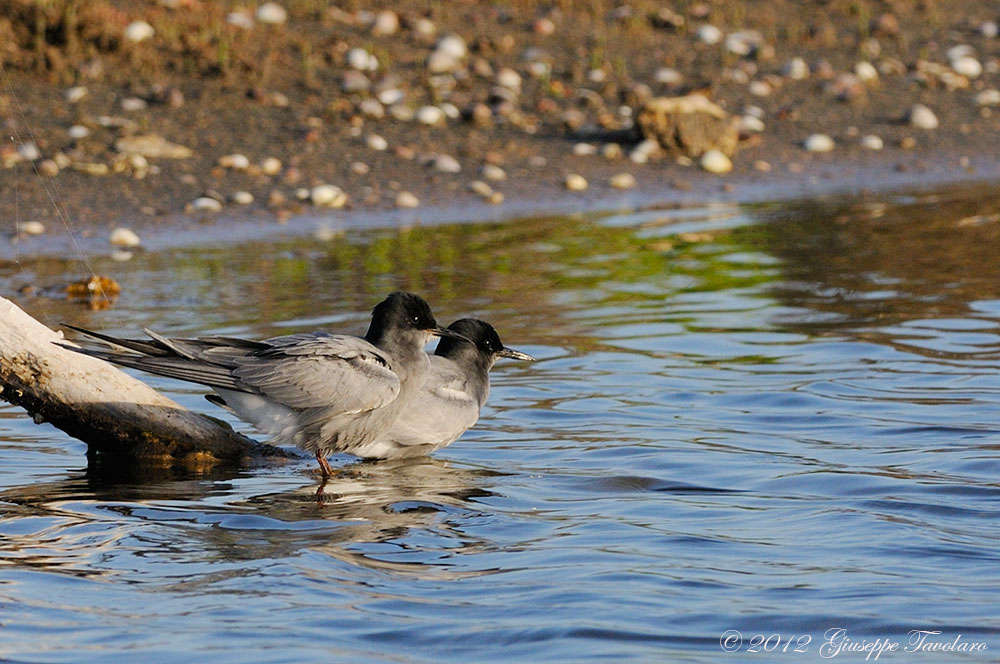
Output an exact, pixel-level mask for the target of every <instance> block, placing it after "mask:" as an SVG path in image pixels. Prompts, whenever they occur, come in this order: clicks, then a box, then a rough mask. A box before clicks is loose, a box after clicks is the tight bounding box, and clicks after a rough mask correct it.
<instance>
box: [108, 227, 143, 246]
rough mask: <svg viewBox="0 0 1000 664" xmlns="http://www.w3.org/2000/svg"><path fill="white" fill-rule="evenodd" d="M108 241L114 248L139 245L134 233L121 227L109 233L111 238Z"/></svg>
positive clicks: (139, 242) (139, 241) (137, 237)
mask: <svg viewBox="0 0 1000 664" xmlns="http://www.w3.org/2000/svg"><path fill="white" fill-rule="evenodd" d="M108 239H109V240H110V242H111V244H112V245H113V246H115V247H138V246H139V245H140V244H141V240H139V236H138V235H136V233H135V231H133V230H130V229H128V228H124V227H122V226H119V227H118V228H116V229H114V230H113V231H111V236H110V237H109V238H108Z"/></svg>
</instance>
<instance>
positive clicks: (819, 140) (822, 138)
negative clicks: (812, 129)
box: [802, 134, 837, 152]
mask: <svg viewBox="0 0 1000 664" xmlns="http://www.w3.org/2000/svg"><path fill="white" fill-rule="evenodd" d="M802 147H804V148H805V149H806V152H832V151H833V150H834V149H835V148H836V147H837V144H836V143H835V142H834V140H833V139H832V138H830V137H829V136H827V135H826V134H811V135H809V136H808V137H807V138H806V140H804V141H802Z"/></svg>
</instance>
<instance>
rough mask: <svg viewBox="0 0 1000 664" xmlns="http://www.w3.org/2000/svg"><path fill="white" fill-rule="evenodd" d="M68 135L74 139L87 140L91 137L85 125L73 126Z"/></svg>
mask: <svg viewBox="0 0 1000 664" xmlns="http://www.w3.org/2000/svg"><path fill="white" fill-rule="evenodd" d="M67 133H68V134H69V137H70V138H72V139H80V138H87V137H88V136H90V130H89V129H87V128H86V127H84V126H83V125H73V126H72V127H70V128H69V131H68V132H67Z"/></svg>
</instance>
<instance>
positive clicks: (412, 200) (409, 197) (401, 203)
mask: <svg viewBox="0 0 1000 664" xmlns="http://www.w3.org/2000/svg"><path fill="white" fill-rule="evenodd" d="M419 205H420V199H419V198H417V197H416V196H414V195H413V194H411V193H410V192H408V191H401V192H399V193H398V194H396V207H398V208H415V207H417V206H419Z"/></svg>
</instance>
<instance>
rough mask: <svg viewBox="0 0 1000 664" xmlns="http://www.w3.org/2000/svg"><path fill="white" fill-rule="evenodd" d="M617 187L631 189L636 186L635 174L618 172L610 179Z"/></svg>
mask: <svg viewBox="0 0 1000 664" xmlns="http://www.w3.org/2000/svg"><path fill="white" fill-rule="evenodd" d="M608 184H610V185H611V186H612V187H614V188H615V189H631V188H633V187H634V186H635V176H634V175H632V174H631V173H616V174H614V175H612V176H611V179H610V180H608Z"/></svg>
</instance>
